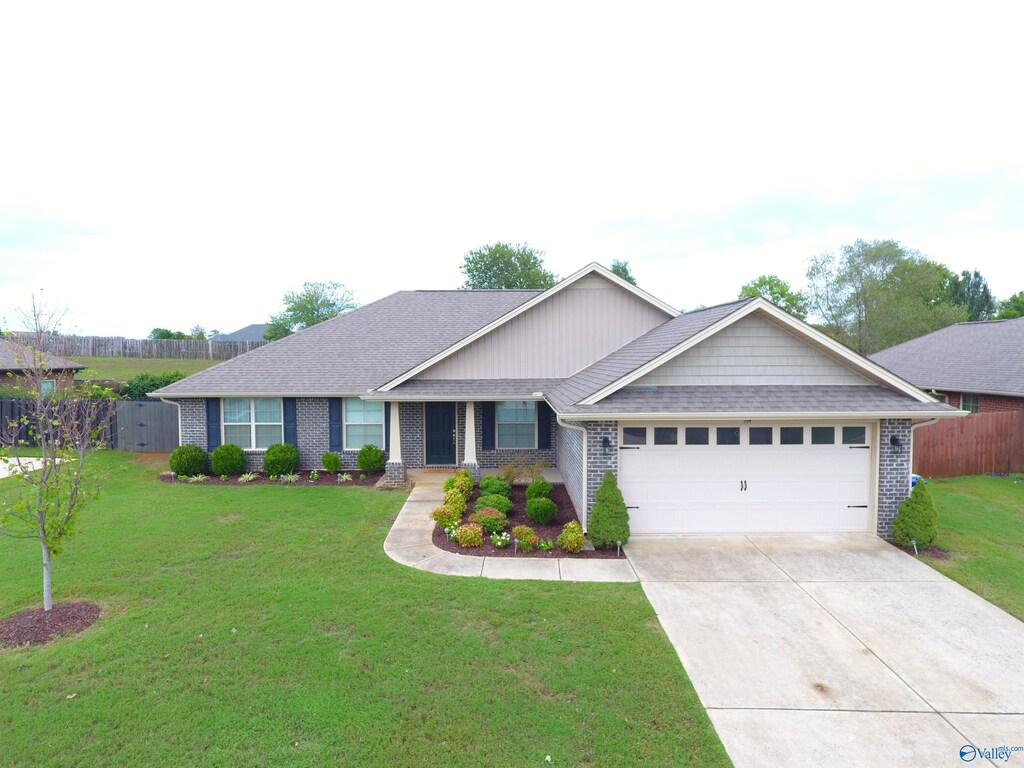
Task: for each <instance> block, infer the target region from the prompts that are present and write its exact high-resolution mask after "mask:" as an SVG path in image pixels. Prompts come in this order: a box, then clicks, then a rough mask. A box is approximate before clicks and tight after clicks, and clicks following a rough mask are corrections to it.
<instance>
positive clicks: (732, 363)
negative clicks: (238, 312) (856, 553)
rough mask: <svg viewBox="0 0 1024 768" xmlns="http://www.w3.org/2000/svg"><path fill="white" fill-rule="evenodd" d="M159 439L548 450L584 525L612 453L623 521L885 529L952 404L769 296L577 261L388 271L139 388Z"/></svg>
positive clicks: (306, 454)
mask: <svg viewBox="0 0 1024 768" xmlns="http://www.w3.org/2000/svg"><path fill="white" fill-rule="evenodd" d="M151 394H152V395H153V396H155V397H160V398H162V399H164V400H167V401H170V402H174V403H177V404H178V406H179V412H180V426H181V432H180V434H181V442H182V443H183V444H185V443H191V444H195V445H199V446H202V447H203V448H205V449H207V450H212V449H213V448H215V447H216V446H218V445H220V444H221V443H223V442H233V443H236V444H238V445H240V446H242V447H243V448H244V449H245V450H246V452H247V454H248V456H249V458H250V462H251V466H252V467H253V468H258V467H259V464H260V462H261V458H262V454H263V450H264V449H265V448H266V447H267V446H268V445H270V444H272V443H277V442H281V441H285V442H289V443H293V444H295V445H296V446H297V447H298V449H299V452H300V454H301V456H302V462H303V464H304V466H306V467H308V468H315V467H319V465H320V458H321V455H322V454H323V453H324V452H325V451H328V450H336V451H339V452H340V453H341V455H342V457H343V461H344V465H345V466H346V467H354V466H355V461H356V453H357V452H358V450H359V449H360V448H361V447H362V446H363V445H365V444H366V443H374V444H377V445H381V446H382V447H384V449H385V450H386V451H387V453H388V463H387V468H386V477H387V478H388V479H389V480H390V481H391V482H393V483H396V484H397V483H401V482H403V481H404V480H405V472H406V470H407V469H410V468H417V469H418V468H424V467H467V468H469V469H471V470H472V471H473V472H474V474H477V475H479V474H480V473H483V472H486V471H488V470H492V469H495V468H497V467H500V466H501V465H503V464H506V463H509V462H511V461H513V460H528V461H534V460H545V461H547V462H549V463H550V464H551V465H553V466H555V467H557V468H558V469H559V470H560V472H561V474H562V476H563V478H564V480H565V485H566V489H567V491H568V493H569V495H570V497H571V498H572V500H573V503H574V505H575V507H576V510H577V514H578V515H579V517H580V519H581V521H582V522H583V524H584V526H586V525H587V520H588V515H589V512H590V509H591V507H592V505H593V502H594V495H595V492H596V490H597V487H598V484H599V483H600V481H601V478H602V476H603V475H604V473H605V472H606V471H611V472H613V473H614V474H615V475H616V476H617V478H618V482H619V486H620V488H621V489H622V493H623V495H624V497H625V499H626V503H627V505H628V506H629V507H630V517H631V521H630V526H631V530H632V531H633V532H634V533H696V532H742V531H792V532H797V531H806V532H813V531H860V532H863V531H877V532H878V533H879V534H880V535H882V536H888V535H889V534H890V532H891V524H892V519H893V516H894V515H895V514H896V511H897V509H898V507H899V505H900V503H901V502H902V501H903V500H904V499H905V498H906V496H907V495H908V493H909V490H910V466H911V464H910V458H911V457H910V455H909V454H910V450H911V429H912V427H913V425H914V424H915V423H922V422H925V421H928V420H931V419H936V418H943V417H949V416H955V415H958V411H957V410H956V409H955V408H953V407H951V406H949V405H947V404H945V403H940V402H938V401H936V399H935V398H933V397H931V396H929V395H927V394H926V393H924V392H922V391H921V390H920V389H918V388H917V387H915V386H913V385H912V384H910V383H908V382H906V381H904V380H903V379H901V378H900V377H898V376H896V375H895V374H893V373H891V372H890V371H888V370H886V369H885V368H883V367H882V366H880V365H878V364H877V363H874V362H872V361H871V360H868V359H867V358H865V357H862V356H860V355H858V354H856V353H854V352H852V351H851V350H850V349H848V348H846V347H844V346H843V345H841V344H839V343H837V342H836V341H834V340H833V339H831V338H829V337H828V336H826V335H824V334H822V333H821V332H819V331H817V330H816V329H814V328H813V327H811V326H810V325H808V324H806V323H803V322H801V321H800V320H798V319H796V318H794V317H793V316H792V315H789V314H787V313H786V312H784V311H783V310H781V309H779V308H778V307H776V306H774V305H773V304H771V303H769V302H767V301H765V300H763V299H760V298H755V299H744V300H741V301H735V302H731V303H728V304H723V305H720V306H715V307H710V308H707V309H702V310H699V311H694V312H689V313H686V314H681V313H680V312H679V311H678V310H676V309H675V308H673V307H672V306H670V305H669V304H666V303H665V302H663V301H661V300H659V299H657V298H655V297H654V296H652V295H650V294H648V293H646V292H645V291H642V290H640V289H639V288H636V287H635V286H633V285H631V284H629V283H628V282H626V281H624V280H621V279H620V278H619V277H617V276H616V275H614V274H612V273H611V272H609V271H608V270H607V269H604V268H603V267H601V266H599V265H597V264H591V265H589V266H587V267H585V268H584V269H582V270H580V271H579V272H577V273H575V274H573V275H572V276H570V277H568V278H566V279H564V280H562V281H561V282H560V283H558V284H557V285H555V286H554V287H553V288H550V289H548V290H545V291H528V290H481V291H464V290H455V291H401V292H399V293H395V294H393V295H391V296H388V297H386V298H384V299H381V300H379V301H376V302H373V303H372V304H368V305H366V306H364V307H361V308H359V309H356V310H353V311H351V312H347V313H345V314H344V315H341V316H339V317H336V318H334V319H332V320H328V321H327V322H324V323H321V324H319V325H316V326H313V327H311V328H308V329H306V330H304V331H300V332H299V333H296V334H294V335H293V336H289V337H287V338H285V339H282V340H280V341H276V342H274V343H272V344H268V345H267V346H264V347H261V348H259V349H256V350H253V351H252V352H248V353H246V354H244V355H241V356H239V357H236V358H234V359H232V360H228V361H226V362H223V363H220V364H219V365H216V366H214V367H212V368H208V369H206V370H205V371H202V372H200V373H197V374H195V375H193V376H190V377H188V378H186V379H183V380H181V381H178V382H175V383H174V384H171V385H169V386H167V387H164V388H163V389H160V390H157V391H156V392H153V393H151Z"/></svg>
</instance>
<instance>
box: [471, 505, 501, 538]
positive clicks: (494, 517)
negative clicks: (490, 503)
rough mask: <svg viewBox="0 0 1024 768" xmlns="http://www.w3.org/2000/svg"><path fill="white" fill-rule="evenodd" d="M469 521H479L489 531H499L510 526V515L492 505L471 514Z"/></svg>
mask: <svg viewBox="0 0 1024 768" xmlns="http://www.w3.org/2000/svg"><path fill="white" fill-rule="evenodd" d="M469 522H471V523H479V525H480V526H481V527H482V528H483V529H484V530H485V531H487V532H488V533H498V532H499V531H504V530H505V529H506V528H507V527H508V517H507V516H506V515H505V513H504V512H500V511H498V510H497V509H493V508H492V507H484V508H483V509H480V510H477V511H476V512H474V513H473V514H472V515H470V516H469Z"/></svg>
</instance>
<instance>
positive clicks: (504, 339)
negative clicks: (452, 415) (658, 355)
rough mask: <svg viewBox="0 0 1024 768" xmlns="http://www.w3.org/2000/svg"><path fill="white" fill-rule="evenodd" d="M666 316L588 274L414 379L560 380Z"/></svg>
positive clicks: (620, 289)
mask: <svg viewBox="0 0 1024 768" xmlns="http://www.w3.org/2000/svg"><path fill="white" fill-rule="evenodd" d="M668 319H669V318H668V315H666V314H665V313H664V312H662V311H661V310H659V309H656V308H655V307H653V306H651V305H650V304H648V303H647V302H646V301H643V300H642V299H640V298H639V297H637V296H634V295H633V294H631V293H629V292H628V291H626V290H624V289H622V288H620V287H619V286H617V285H615V284H614V283H612V282H611V281H609V280H606V279H605V278H603V277H600V276H599V275H588V276H587V277H584V278H581V279H580V280H578V281H577V282H576V283H574V284H573V285H570V286H569V287H567V288H565V289H563V290H561V291H559V292H558V293H557V294H555V295H554V296H552V297H551V298H549V299H547V300H546V301H542V302H541V303H540V304H538V305H537V306H535V307H533V308H531V309H528V310H527V311H526V312H524V313H523V314H521V315H519V316H518V317H516V318H513V319H512V320H510V321H509V322H507V323H505V324H504V325H503V326H501V327H500V328H497V329H495V330H494V331H492V332H491V333H489V334H487V335H486V336H484V337H482V338H480V339H478V340H477V341H475V342H473V343H472V344H470V345H469V346H468V347H466V348H465V349H461V350H459V351H458V352H456V353H455V354H454V355H451V356H450V357H447V358H445V359H444V360H441V361H440V362H438V363H437V364H436V365H434V366H432V367H431V368H428V369H427V370H426V371H424V372H423V373H421V374H420V375H419V376H418V377H417V378H420V379H546V378H561V377H565V376H569V375H571V374H573V373H575V372H576V371H578V370H579V369H580V368H583V367H585V366H588V365H590V364H591V363H593V362H595V361H596V360H599V359H601V358H602V357H604V356H605V355H607V354H608V353H610V352H612V351H614V350H616V349H618V348H619V347H621V346H622V345H624V344H626V343H627V342H629V341H632V340H633V339H635V338H636V337H637V336H640V335H642V334H644V333H646V332H647V331H649V330H651V328H654V327H655V326H657V325H661V324H662V323H664V322H665V321H666V320H668ZM438 322H444V318H443V317H440V318H438Z"/></svg>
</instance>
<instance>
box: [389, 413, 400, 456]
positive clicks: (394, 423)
mask: <svg viewBox="0 0 1024 768" xmlns="http://www.w3.org/2000/svg"><path fill="white" fill-rule="evenodd" d="M389 439H390V440H391V445H390V451H389V456H388V461H392V462H394V463H396V464H401V463H402V435H401V434H400V432H399V426H398V403H396V402H394V401H392V402H391V435H390V438H389Z"/></svg>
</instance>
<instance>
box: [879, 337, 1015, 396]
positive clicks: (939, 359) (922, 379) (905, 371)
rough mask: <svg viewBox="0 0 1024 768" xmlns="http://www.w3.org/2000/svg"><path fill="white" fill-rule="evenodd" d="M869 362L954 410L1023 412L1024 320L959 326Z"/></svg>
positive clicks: (909, 342)
mask: <svg viewBox="0 0 1024 768" xmlns="http://www.w3.org/2000/svg"><path fill="white" fill-rule="evenodd" d="M871 359H872V360H874V361H875V362H876V363H878V364H879V365H884V366H885V367H886V368H888V369H889V370H890V371H893V372H894V373H896V374H897V375H899V376H902V377H903V378H904V379H906V380H907V381H911V382H913V383H914V384H916V385H917V386H918V387H920V388H921V389H923V390H926V391H928V392H933V393H935V395H936V396H937V397H939V398H940V399H942V400H944V401H945V402H947V403H949V404H950V405H952V406H953V407H955V408H960V409H962V410H965V411H969V412H971V413H991V412H994V411H1024V317H1019V318H1016V319H1014V320H988V321H984V322H975V323H958V324H957V325H951V326H949V327H948V328H943V329H942V330H940V331H935V332H934V333H929V334H928V335H927V336H921V337H919V338H916V339H912V340H911V341H906V342H904V343H902V344H898V345H896V346H895V347H890V348H889V349H884V350H882V351H881V352H877V353H875V354H874V355H871Z"/></svg>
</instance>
